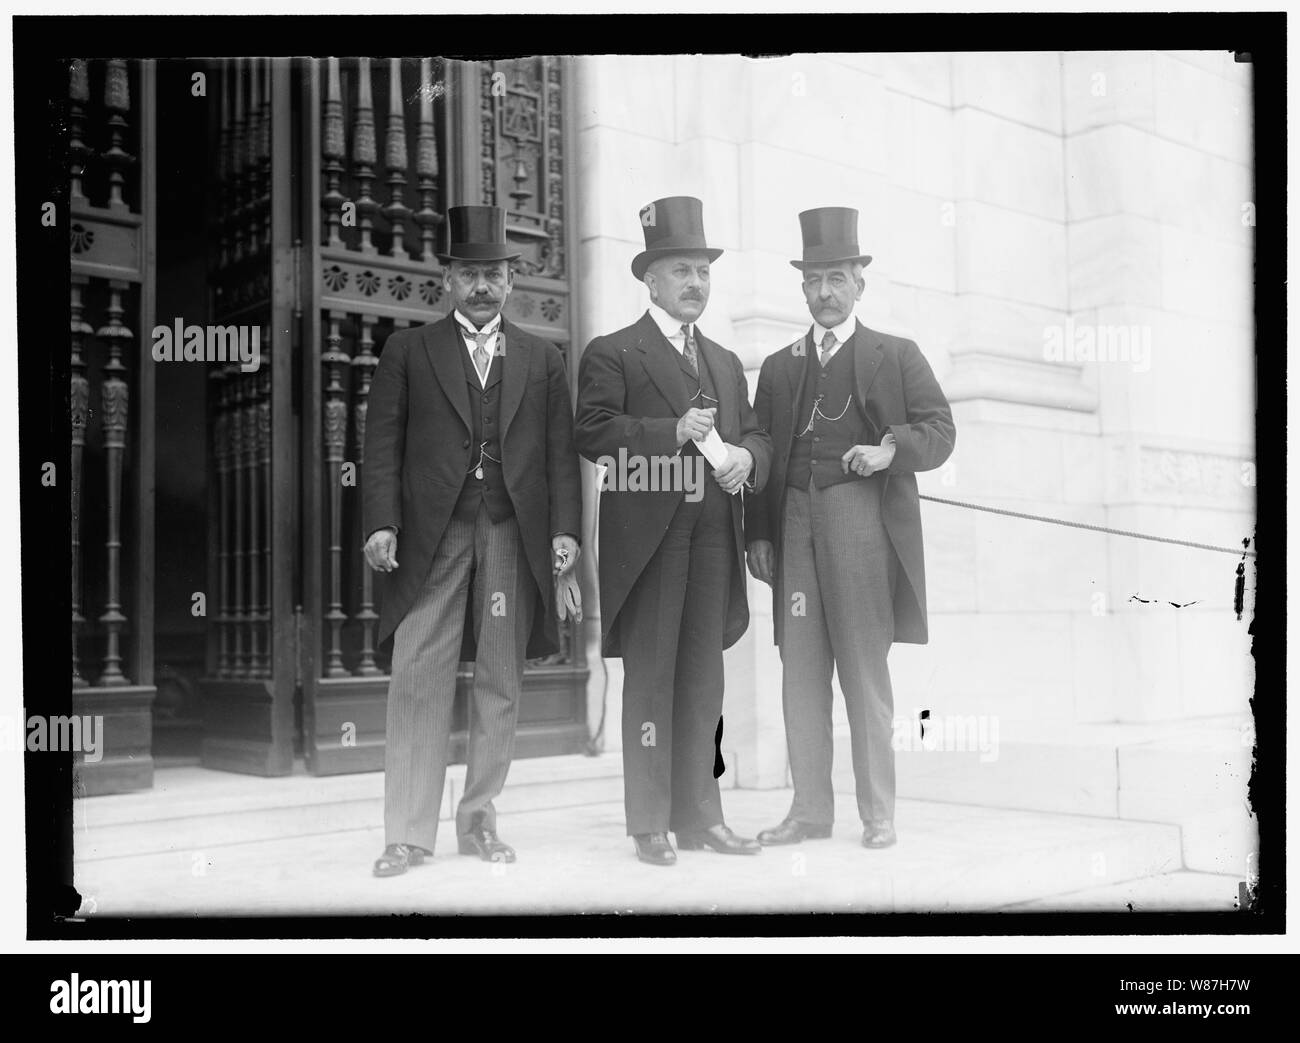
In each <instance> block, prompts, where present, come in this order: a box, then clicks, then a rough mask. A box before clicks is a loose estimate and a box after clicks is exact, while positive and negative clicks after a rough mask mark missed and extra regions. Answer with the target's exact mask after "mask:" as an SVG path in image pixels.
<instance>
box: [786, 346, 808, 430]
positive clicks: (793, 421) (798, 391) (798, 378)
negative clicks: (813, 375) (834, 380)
mask: <svg viewBox="0 0 1300 1043" xmlns="http://www.w3.org/2000/svg"><path fill="white" fill-rule="evenodd" d="M812 331H813V328H812V327H811V326H809V327H808V332H807V333H805V334H804V335H803V340H802V342H800V341H795V342H794V343H793V344H791V345H790V346H789V347H788V348H786V349H785V350H786V358H785V376H786V380H787V381H788V382H789V385H790V430H791V431H792V432H797V431H798V430H799V418H798V417H797V416H796V415H795V414H796V413H797V412H798V410H799V403H800V402H802V401H803V385H804V381H806V380H807V379H808V359H809V357H811V355H812V353H813V350H814V349H813V339H812ZM801 343H802V345H803V354H802V355H801V354H799V353H798V352H797V351H796V350H795V349H796V348H797V347H799V346H800V344H801Z"/></svg>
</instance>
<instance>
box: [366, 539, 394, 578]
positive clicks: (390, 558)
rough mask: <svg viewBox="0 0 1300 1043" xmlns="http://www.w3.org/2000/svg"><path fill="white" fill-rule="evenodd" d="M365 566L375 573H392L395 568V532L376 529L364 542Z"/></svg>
mask: <svg viewBox="0 0 1300 1043" xmlns="http://www.w3.org/2000/svg"><path fill="white" fill-rule="evenodd" d="M366 564H367V565H369V566H370V567H371V568H372V569H374V570H375V571H376V572H392V571H393V569H395V568H397V532H396V530H394V529H376V530H375V531H374V532H372V533H371V534H370V539H368V540H366Z"/></svg>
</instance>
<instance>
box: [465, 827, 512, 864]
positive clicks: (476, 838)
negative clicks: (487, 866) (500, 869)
mask: <svg viewBox="0 0 1300 1043" xmlns="http://www.w3.org/2000/svg"><path fill="white" fill-rule="evenodd" d="M456 846H457V849H458V850H459V851H460V853H461V854H462V855H478V857H479V858H481V859H483V861H484V862H513V861H514V860H515V849H514V848H512V847H511V846H510V845H509V844H507V843H506V842H505V841H504V840H502V839H500V838H499V837H498V836H497V834H496V830H494V829H488V828H487V827H486V826H481V825H480V826H475V827H474V828H473V829H471V830H470V831H469V832H468V833H462V834H461V835H460V836H458V837H457V838H456Z"/></svg>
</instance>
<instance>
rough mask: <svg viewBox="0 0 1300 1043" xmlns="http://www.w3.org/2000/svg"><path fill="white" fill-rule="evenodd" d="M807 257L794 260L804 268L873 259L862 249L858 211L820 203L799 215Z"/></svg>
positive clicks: (866, 262)
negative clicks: (859, 247)
mask: <svg viewBox="0 0 1300 1043" xmlns="http://www.w3.org/2000/svg"><path fill="white" fill-rule="evenodd" d="M799 226H800V229H801V230H802V231H803V260H801V261H791V262H790V263H791V264H792V265H794V266H795V267H796V268H798V269H799V270H800V271H803V269H805V268H807V267H809V266H810V265H814V264H839V263H842V262H844V261H859V262H861V263H862V264H864V265H867V264H870V263H871V258H870V257H868V256H867V255H866V254H864V253H863V252H862V251H861V250H859V249H858V212H857V211H856V210H854V209H853V207H851V206H820V207H818V208H817V209H816V210H805V211H804V212H803V213H802V214H800V215H799Z"/></svg>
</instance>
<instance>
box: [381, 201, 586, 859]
mask: <svg viewBox="0 0 1300 1043" xmlns="http://www.w3.org/2000/svg"><path fill="white" fill-rule="evenodd" d="M447 227H448V248H447V251H446V253H444V254H439V255H438V257H439V260H441V261H442V262H443V264H444V265H445V267H444V269H443V288H444V290H445V291H446V294H447V299H448V301H449V302H450V303H451V306H452V307H451V311H450V313H449V314H448V315H446V316H444V317H443V318H442V319H440V320H438V321H437V322H433V323H430V324H428V325H424V326H419V327H415V328H412V329H403V330H398V331H397V332H396V333H394V334H393V335H392V336H391V337H389V338H388V341H387V343H386V344H385V345H384V349H383V354H382V355H381V356H380V358H379V365H378V367H377V368H376V370H375V376H374V380H373V382H372V383H371V385H370V399H369V416H368V418H367V424H366V445H365V465H364V466H365V469H364V474H363V485H364V495H365V500H364V509H363V515H364V519H363V520H364V528H365V532H366V534H367V539H366V544H365V556H366V561H367V562H368V563H369V565H370V567H371V568H373V569H375V570H377V571H379V572H381V573H383V574H384V576H385V583H384V586H383V588H382V590H381V596H382V610H381V615H380V620H379V640H380V643H381V646H382V645H383V643H384V642H386V641H389V640H391V641H392V654H393V664H392V677H391V680H390V681H389V686H388V711H387V742H386V746H385V752H384V773H385V774H384V834H385V836H384V842H385V844H386V847H385V848H384V852H383V854H382V855H381V856H380V858H379V859H378V860H377V861H376V862H375V867H374V871H375V874H376V875H377V876H394V875H397V874H399V873H403V872H405V871H406V869H407V868H408V866H411V865H417V864H419V863H421V862H423V861H424V860H425V859H427V858H429V857H431V855H432V853H433V847H434V839H435V836H436V834H437V830H438V811H439V807H440V805H441V802H442V789H443V781H444V777H445V775H446V766H447V756H448V746H449V740H450V733H451V721H452V703H453V699H454V696H455V692H456V669H457V663H458V662H459V661H461V660H466V661H470V660H472V661H473V662H474V682H473V690H472V695H471V700H470V708H469V709H470V713H469V722H470V723H469V746H468V751H467V755H466V767H467V772H466V777H465V792H464V795H463V796H462V797H461V800H460V804H459V806H458V808H457V810H456V834H457V842H458V848H459V851H460V853H461V854H468V855H477V856H479V857H480V858H482V859H484V860H487V861H505V862H513V861H514V860H515V853H514V851H513V850H512V849H511V848H510V846H509V845H507V844H506V843H504V842H503V841H502V840H501V839H500V838H499V837H498V836H497V833H496V811H495V808H494V807H493V804H492V801H493V799H494V798H495V797H496V796H497V795H498V794H499V793H500V792H501V788H502V786H503V785H504V784H505V780H506V773H507V771H508V770H509V768H510V759H511V754H512V752H513V749H514V738H515V722H516V719H517V715H518V710H519V697H520V693H521V691H522V685H523V670H524V661H525V658H526V657H534V656H541V655H546V654H548V653H551V652H554V651H555V650H556V649H557V648H558V632H557V611H558V610H557V608H556V605H555V599H554V598H553V597H552V589H553V588H552V584H553V578H552V576H553V570H554V572H555V573H557V574H558V578H559V581H560V582H561V583H567V582H568V580H569V579H570V578H571V576H572V569H573V566H574V565H575V564H576V562H577V560H578V554H579V547H578V539H577V536H576V534H577V533H578V532H580V531H581V529H580V526H581V518H582V486H581V480H580V477H579V467H578V458H577V455H576V453H575V451H574V447H573V413H572V406H571V400H570V398H569V384H568V377H567V375H566V372H565V367H564V361H563V358H562V357H561V355H560V352H559V350H558V349H557V348H556V347H555V346H554V345H553V344H550V343H547V342H546V341H544V340H541V339H540V338H538V337H535V336H533V335H532V334H531V333H526V332H525V331H524V330H522V329H520V328H519V327H518V326H515V325H514V324H513V323H511V322H508V321H506V319H505V318H504V317H503V316H502V314H501V309H502V306H503V305H504V304H505V301H506V298H507V297H508V296H509V294H510V291H511V289H512V287H513V273H512V270H511V267H510V262H511V261H513V260H515V259H516V258H517V257H518V256H519V255H518V254H517V253H515V252H514V251H512V250H511V248H510V246H509V245H508V244H507V242H506V232H505V211H504V210H502V209H501V208H499V207H495V206H455V207H451V208H450V210H449V211H448V214H447Z"/></svg>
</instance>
